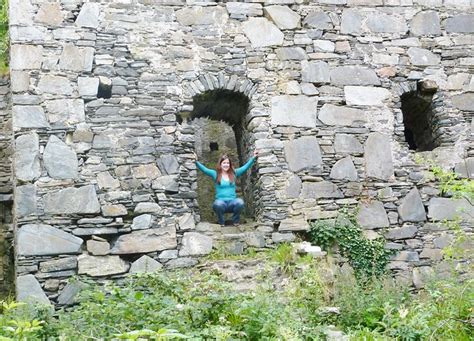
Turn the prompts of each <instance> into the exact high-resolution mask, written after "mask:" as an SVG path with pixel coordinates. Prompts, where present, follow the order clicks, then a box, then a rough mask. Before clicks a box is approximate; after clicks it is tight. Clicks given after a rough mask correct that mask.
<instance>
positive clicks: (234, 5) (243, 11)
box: [225, 2, 263, 17]
mask: <svg viewBox="0 0 474 341" xmlns="http://www.w3.org/2000/svg"><path fill="white" fill-rule="evenodd" d="M225 7H226V9H227V12H229V14H230V16H231V17H233V16H236V17H241V16H249V17H255V16H261V15H262V14H263V9H262V5H261V4H249V3H242V2H227V3H226V4H225Z"/></svg>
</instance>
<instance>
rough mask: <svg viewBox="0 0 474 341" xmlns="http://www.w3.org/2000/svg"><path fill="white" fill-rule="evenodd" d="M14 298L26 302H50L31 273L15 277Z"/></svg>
mask: <svg viewBox="0 0 474 341" xmlns="http://www.w3.org/2000/svg"><path fill="white" fill-rule="evenodd" d="M16 300H17V301H18V302H26V303H35V304H47V305H49V304H51V302H50V301H49V299H48V297H47V296H46V294H45V293H44V291H43V289H41V285H40V284H39V282H38V280H37V279H36V277H35V276H33V275H24V276H18V277H17V278H16Z"/></svg>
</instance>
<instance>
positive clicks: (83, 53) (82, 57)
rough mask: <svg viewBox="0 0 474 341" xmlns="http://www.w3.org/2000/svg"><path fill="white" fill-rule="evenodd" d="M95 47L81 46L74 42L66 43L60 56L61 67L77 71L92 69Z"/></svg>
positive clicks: (61, 68)
mask: <svg viewBox="0 0 474 341" xmlns="http://www.w3.org/2000/svg"><path fill="white" fill-rule="evenodd" d="M93 60H94V48H92V47H84V48H79V47H77V46H75V45H73V44H65V45H64V47H63V51H62V52H61V56H60V57H59V69H60V70H67V71H76V72H81V71H83V72H89V71H91V70H92V62H93Z"/></svg>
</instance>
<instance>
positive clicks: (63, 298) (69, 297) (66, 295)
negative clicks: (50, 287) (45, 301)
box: [58, 281, 87, 305]
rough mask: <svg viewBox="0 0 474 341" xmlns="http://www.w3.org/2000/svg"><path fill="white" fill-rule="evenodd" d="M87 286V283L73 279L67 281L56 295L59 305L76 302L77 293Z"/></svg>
mask: <svg viewBox="0 0 474 341" xmlns="http://www.w3.org/2000/svg"><path fill="white" fill-rule="evenodd" d="M86 287H87V284H85V283H82V282H79V281H74V282H70V283H68V284H67V285H66V286H65V287H64V289H63V290H62V291H61V293H60V294H59V296H58V304H59V305H72V304H74V303H76V302H77V295H78V294H79V293H80V292H81V291H82V290H84V289H85V288H86Z"/></svg>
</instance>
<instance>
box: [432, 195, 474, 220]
mask: <svg viewBox="0 0 474 341" xmlns="http://www.w3.org/2000/svg"><path fill="white" fill-rule="evenodd" d="M473 217H474V206H473V205H472V204H471V203H469V201H468V200H466V199H464V198H462V199H451V198H431V199H430V201H429V203H428V218H430V219H433V220H445V219H446V220H455V219H457V218H461V219H463V220H466V221H474V218H473Z"/></svg>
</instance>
